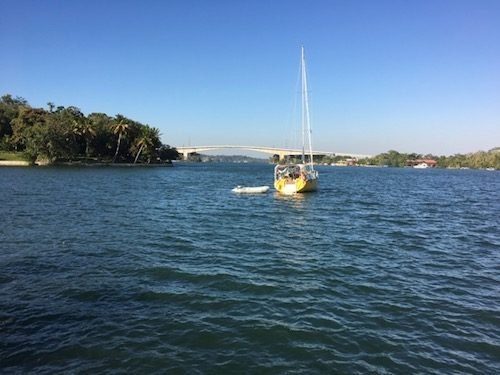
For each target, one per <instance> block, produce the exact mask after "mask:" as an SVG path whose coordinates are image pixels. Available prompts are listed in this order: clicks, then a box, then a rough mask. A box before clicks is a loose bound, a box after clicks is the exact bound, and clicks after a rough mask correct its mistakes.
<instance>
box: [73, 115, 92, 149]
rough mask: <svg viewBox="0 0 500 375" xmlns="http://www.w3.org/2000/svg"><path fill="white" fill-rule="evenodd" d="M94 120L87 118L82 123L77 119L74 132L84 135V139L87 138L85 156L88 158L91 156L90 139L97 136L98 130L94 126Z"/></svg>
mask: <svg viewBox="0 0 500 375" xmlns="http://www.w3.org/2000/svg"><path fill="white" fill-rule="evenodd" d="M92 125H93V124H92V122H91V120H87V119H85V120H84V121H83V123H82V122H80V123H77V122H76V121H75V129H74V132H75V133H76V134H77V135H79V136H82V137H83V139H85V156H86V157H87V158H88V157H89V150H90V141H91V140H92V138H94V137H95V136H96V132H95V130H94V127H93V126H92Z"/></svg>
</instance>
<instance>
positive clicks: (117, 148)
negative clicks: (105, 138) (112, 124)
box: [112, 133, 122, 163]
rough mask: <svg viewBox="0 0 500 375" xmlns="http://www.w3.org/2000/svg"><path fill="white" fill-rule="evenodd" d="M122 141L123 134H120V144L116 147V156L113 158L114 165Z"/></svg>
mask: <svg viewBox="0 0 500 375" xmlns="http://www.w3.org/2000/svg"><path fill="white" fill-rule="evenodd" d="M121 141H122V133H120V134H118V144H117V145H116V151H115V156H113V161H112V163H114V162H115V160H116V157H117V156H118V150H119V149H120V143H121Z"/></svg>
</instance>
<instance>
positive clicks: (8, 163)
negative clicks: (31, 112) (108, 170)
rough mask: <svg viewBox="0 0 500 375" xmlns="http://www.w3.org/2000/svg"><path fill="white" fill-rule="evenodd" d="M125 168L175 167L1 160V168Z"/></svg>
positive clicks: (166, 164) (166, 165)
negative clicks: (33, 162)
mask: <svg viewBox="0 0 500 375" xmlns="http://www.w3.org/2000/svg"><path fill="white" fill-rule="evenodd" d="M61 166H62V167H86V168H87V167H88V168H100V167H112V168H115V167H120V168H122V167H124V168H161V167H173V166H174V165H173V163H161V164H160V163H158V164H133V163H82V162H56V163H50V164H48V163H35V164H32V163H30V162H28V161H22V160H0V167H61Z"/></svg>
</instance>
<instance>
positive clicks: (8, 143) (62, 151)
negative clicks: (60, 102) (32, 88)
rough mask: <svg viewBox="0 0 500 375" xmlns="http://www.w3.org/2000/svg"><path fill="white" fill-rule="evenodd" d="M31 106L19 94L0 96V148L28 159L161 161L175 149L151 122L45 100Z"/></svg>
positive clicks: (175, 154)
mask: <svg viewBox="0 0 500 375" xmlns="http://www.w3.org/2000/svg"><path fill="white" fill-rule="evenodd" d="M47 107H48V108H47V109H43V108H34V107H32V106H31V105H30V104H29V103H28V102H27V101H26V100H25V99H23V98H21V97H15V98H13V97H12V96H11V95H4V96H2V97H1V99H0V153H1V154H2V155H7V156H8V158H9V159H18V160H23V159H24V160H27V161H29V162H30V163H33V164H34V163H35V162H37V163H41V164H52V163H58V162H61V163H64V162H68V163H88V164H92V163H133V164H152V163H156V164H158V163H166V162H170V161H171V160H174V159H177V158H178V156H179V154H178V152H177V150H176V149H175V148H173V147H170V146H169V145H165V144H163V143H162V142H161V140H160V131H159V129H157V128H154V127H151V126H149V125H146V124H141V123H140V122H138V121H135V120H132V119H129V118H127V117H125V116H123V115H120V114H118V115H116V116H114V117H113V116H109V115H107V114H105V113H91V114H89V115H88V116H85V115H84V114H83V113H82V112H81V111H80V109H79V108H77V107H74V106H69V107H63V106H57V107H56V106H55V105H54V104H53V103H47Z"/></svg>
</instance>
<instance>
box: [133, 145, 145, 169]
mask: <svg viewBox="0 0 500 375" xmlns="http://www.w3.org/2000/svg"><path fill="white" fill-rule="evenodd" d="M143 147H144V143H143V144H142V145H141V147H140V148H139V151H137V155H135V160H134V164H135V163H137V159H139V155H140V154H141V151H142V149H143Z"/></svg>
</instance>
